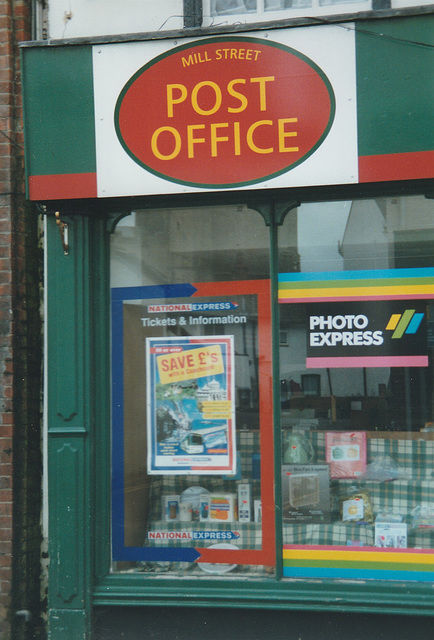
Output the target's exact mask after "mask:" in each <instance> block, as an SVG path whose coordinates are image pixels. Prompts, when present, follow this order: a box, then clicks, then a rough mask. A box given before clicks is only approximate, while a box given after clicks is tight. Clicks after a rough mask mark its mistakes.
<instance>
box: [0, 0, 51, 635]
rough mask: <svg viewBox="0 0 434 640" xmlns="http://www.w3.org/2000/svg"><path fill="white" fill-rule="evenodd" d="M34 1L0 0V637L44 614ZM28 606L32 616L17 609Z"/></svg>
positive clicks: (27, 629) (25, 630)
mask: <svg viewBox="0 0 434 640" xmlns="http://www.w3.org/2000/svg"><path fill="white" fill-rule="evenodd" d="M30 6H31V4H30V2H28V1H24V0H0V637H1V638H2V640H3V639H4V640H6V639H9V638H17V639H18V638H23V639H24V638H34V637H37V636H36V635H35V633H36V630H37V627H38V618H39V608H40V607H39V601H40V594H39V575H40V569H39V556H40V528H39V514H40V504H41V497H40V493H41V490H40V486H41V453H40V416H39V413H40V370H41V339H40V319H39V273H38V268H39V264H38V226H37V216H36V214H35V212H34V211H33V209H32V207H31V206H30V205H28V204H27V203H26V201H25V198H24V182H23V135H22V120H21V116H22V113H21V96H20V70H19V53H18V47H17V43H18V42H19V41H22V40H29V39H30V33H31V29H30V16H31V12H30ZM19 610H30V611H31V613H32V618H33V620H32V622H30V623H29V622H26V621H25V620H24V619H23V618H19V617H16V616H15V615H14V614H15V612H16V611H19Z"/></svg>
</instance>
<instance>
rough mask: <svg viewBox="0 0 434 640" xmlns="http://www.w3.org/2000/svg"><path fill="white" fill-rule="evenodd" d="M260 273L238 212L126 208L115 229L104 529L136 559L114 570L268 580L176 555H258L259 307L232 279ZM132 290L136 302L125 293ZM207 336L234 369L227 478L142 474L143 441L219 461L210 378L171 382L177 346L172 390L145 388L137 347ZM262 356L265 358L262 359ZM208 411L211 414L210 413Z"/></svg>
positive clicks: (243, 569) (257, 228) (254, 234)
mask: <svg viewBox="0 0 434 640" xmlns="http://www.w3.org/2000/svg"><path fill="white" fill-rule="evenodd" d="M288 241H289V237H288ZM268 265H269V249H268V230H267V228H266V226H265V224H264V221H263V219H262V217H261V216H260V215H259V214H258V213H257V212H254V211H251V210H249V209H247V208H246V207H244V206H231V207H230V206H227V207H210V208H196V209H172V210H155V211H137V212H134V213H132V214H131V215H129V216H127V217H125V218H123V219H122V220H120V222H119V223H118V224H117V226H116V230H115V232H114V234H113V236H112V242H111V285H112V287H113V292H114V295H115V297H116V296H118V297H119V296H120V297H121V298H122V296H124V299H121V302H120V303H117V307H116V309H117V311H116V313H114V318H115V320H114V321H113V327H112V331H113V341H114V344H113V359H114V362H115V363H116V362H122V363H123V367H122V370H119V368H118V367H116V365H115V366H114V371H113V384H114V389H115V390H116V389H119V388H121V389H122V392H121V394H120V396H119V402H118V403H117V404H116V402H115V406H114V417H113V420H114V438H115V443H117V442H118V443H119V448H120V449H122V451H123V455H122V458H121V459H120V460H119V461H118V457H117V449H116V444H115V448H114V476H113V477H114V480H113V495H114V505H115V506H114V523H113V526H114V540H115V544H118V542H119V544H120V546H121V547H123V548H125V549H126V550H127V551H128V549H137V552H136V556H137V558H138V560H137V562H125V561H120V562H119V561H117V562H114V564H113V568H114V570H116V571H124V570H133V571H143V572H145V573H149V574H153V573H161V572H164V573H166V572H167V573H168V575H184V576H192V577H193V576H194V577H196V578H198V577H206V576H209V575H219V576H220V575H221V576H227V577H237V576H241V575H243V576H245V577H249V576H253V575H265V576H270V575H273V573H274V569H267V571H266V570H265V569H264V567H262V566H255V565H244V564H239V565H236V564H231V563H226V562H225V563H217V564H216V563H206V564H203V565H202V564H199V565H198V564H195V563H194V561H193V560H192V559H191V558H188V557H187V556H188V552H189V550H191V551H193V552H194V549H195V548H204V547H210V546H211V545H212V544H213V545H219V544H222V545H224V544H226V545H229V546H228V547H227V549H226V548H225V549H223V551H224V550H227V551H231V550H233V551H235V550H243V549H254V550H255V549H258V550H260V549H261V548H262V540H263V538H262V525H261V519H260V517H261V516H260V514H261V508H260V500H261V479H260V471H259V460H260V436H259V433H260V432H259V429H260V426H261V424H262V422H261V421H262V418H261V416H262V414H261V413H260V411H263V409H260V398H261V390H260V376H261V365H260V357H262V359H264V356H265V354H264V351H263V350H262V356H260V354H261V348H262V347H261V345H260V343H259V340H260V330H261V329H260V326H259V325H260V323H259V316H260V314H261V313H262V311H261V309H260V307H259V305H258V298H257V296H256V295H255V294H249V293H247V294H243V293H241V292H242V287H243V281H249V282H251V281H255V280H264V279H265V280H268V278H269V269H268ZM240 281H241V282H240ZM216 282H217V283H221V282H223V283H226V284H225V285H219V287H218V289H217V293H215V292H213V285H210V284H208V285H206V286H207V289H206V291H208V292H209V293H208V294H206V295H205V294H201V293H200V286H201V283H216ZM231 283H233V284H231ZM165 285H167V286H168V288H167V287H166V288H164V286H165ZM134 287H138V288H139V289H134ZM176 287H178V288H176ZM237 287H238V289H237ZM194 290H196V294H195V295H194V297H191V295H192V291H194ZM237 290H239V291H240V293H237ZM134 291H137V295H134V294H133V293H131V292H134ZM158 292H160V293H158ZM176 292H178V293H176ZM148 296H149V298H148ZM122 300H123V301H122ZM215 305H217V306H215ZM267 329H268V325H267ZM262 330H263V329H262ZM217 336H221V337H223V338H224V337H225V336H231V337H232V338H231V339H232V340H233V352H234V356H233V361H234V371H230V372H229V373H230V375H231V376H233V377H234V382H235V385H234V386H235V394H234V396H231V398H230V402H231V403H232V404H231V406H232V407H233V408H234V410H235V421H234V422H235V428H236V461H235V462H236V465H235V468H236V473H235V475H228V474H227V473H226V474H222V473H220V474H217V475H216V474H214V475H208V474H206V473H201V474H198V473H197V472H195V471H194V470H192V471H191V472H190V473H189V474H183V475H180V474H177V473H176V470H175V472H173V471H172V472H171V473H170V474H167V473H161V474H160V473H158V474H157V475H151V474H149V473H148V466H147V465H148V462H149V460H152V461H153V460H154V459H156V458H155V457H152V456H151V458H149V457H148V456H147V447H151V449H152V446H153V443H154V444H155V450H156V451H157V452H159V454H160V455H163V456H164V455H166V456H168V458H167V459H170V461H171V464H175V465H176V464H177V463H176V462H175V461H176V460H177V459H183V460H184V461H185V460H186V459H187V458H188V459H189V460H192V459H194V457H195V456H197V460H201V461H202V460H203V459H204V458H205V457H206V456H207V455H209V456H210V459H211V457H212V456H214V457H218V456H219V455H222V454H223V453H224V450H225V447H226V446H227V444H228V443H227V441H226V440H225V439H222V437H221V429H220V431H219V432H218V433H217V431H216V430H214V431H213V430H212V429H210V424H211V423H212V422H213V423H215V424H216V425H217V424H218V426H220V427H221V423H223V422H225V420H226V419H227V416H226V417H224V418H222V417H221V415H220V414H221V412H223V414H224V415H226V414H228V412H229V409H228V407H227V405H228V398H227V396H226V395H225V396H223V395H222V394H221V393H219V389H217V383H218V382H219V380H220V378H221V376H219V375H217V374H218V373H219V371H216V372H215V374H213V375H207V374H206V375H205V374H203V376H205V377H203V376H202V377H201V375H202V374H200V373H198V376H197V378H196V377H194V376H193V378H192V377H191V375H190V374H189V373H188V372H187V370H186V375H185V376H184V370H182V371H181V373H180V375H177V371H176V368H177V367H182V366H183V365H182V363H181V360H183V358H184V359H186V357H187V355H188V353H189V352H188V351H186V350H184V351H183V350H181V351H182V352H181V351H180V350H179V349H178V351H177V353H178V354H179V359H178V360H177V359H176V355H175V356H174V357H172V359H171V360H170V367H171V366H172V364H173V367H174V369H173V373H174V375H175V374H176V375H175V379H174V381H173V383H171V382H169V383H166V382H167V381H164V382H165V384H164V385H163V384H155V385H154V386H152V385H153V382H152V375H153V374H152V375H151V374H150V371H148V366H149V367H150V366H151V363H153V362H155V361H156V359H155V358H154V359H152V358H149V359H148V366H147V363H146V358H145V353H146V344H147V342H146V341H147V340H148V345H149V344H151V342H149V341H150V340H151V339H158V341H159V343H163V341H165V340H166V342H167V344H169V346H170V344H175V343H174V342H173V341H174V340H175V341H176V344H178V342H179V343H180V344H183V345H188V344H189V341H193V344H194V340H195V339H197V338H201V339H205V338H206V339H207V340H208V341H209V343H210V344H211V345H212V344H213V337H215V339H214V342H216V343H217V341H218V340H217ZM167 339H169V340H167ZM220 341H222V339H220ZM119 345H120V346H119ZM192 349H193V350H194V346H193V347H192ZM262 349H263V348H262ZM169 351H170V350H169ZM170 353H175V351H173V350H172V351H171V352H170ZM265 357H266V359H267V360H268V362H269V361H270V358H271V354H266V356H265ZM168 362H169V360H168ZM180 363H181V364H180ZM189 366H192V365H191V364H189ZM170 373H171V374H172V368H170ZM172 377H173V376H172ZM171 380H172V378H171ZM220 391H221V389H220ZM116 397H117V396H116ZM152 398H154V400H155V398H156V399H157V400H156V402H155V403H154V404H156V405H158V409H157V413H156V414H155V420H152V421H151V420H148V417H149V415H151V414H149V406H148V405H150V403H151V400H152ZM263 404H264V402H262V405H263ZM118 406H119V407H121V408H120V409H119V410H118ZM212 407H214V409H213V411H214V412H217V413H216V414H215V415H214V414H213V413H210V409H212ZM200 412H205V413H203V414H202V417H201V423H203V424H204V425H205V426H203V424H201V426H202V429H200V428H199V427H198V425H197V423H198V419H199V418H198V416H199V413H200ZM207 412H208V413H207ZM219 412H220V413H219ZM225 412H226V413H225ZM270 412H271V409H270ZM217 414H218V415H217ZM152 416H154V414H153V413H152ZM189 418H192V420H190V419H189ZM193 418H194V420H193ZM148 422H149V425H153V427H152V429H155V439H154V440H152V438H151V439H149V438H147V432H148V434H149V428H148V427H149V425H148ZM267 422H268V423H270V421H269V419H268V420H267ZM153 437H154V436H153ZM149 463H150V464H151V462H149ZM183 464H184V463H183ZM198 464H199V463H198ZM202 466H203V462H202ZM241 481H243V482H244V484H246V485H247V488H246V494H245V495H247V496H249V501H250V504H248V508H247V511H248V513H247V515H244V518H245V520H244V521H242V512H241V511H240V514H239V515H237V502H238V492H239V491H240V487H241V486H242V485H241V484H240V483H241ZM119 505H120V506H119ZM255 507H256V510H255ZM255 514H256V515H255ZM119 531H120V532H121V533H120V534H118V532H119ZM196 533H199V534H200V533H203V534H205V533H206V534H207V536H208V538H206V537H205V538H202V539H197V538H195V539H194V540H193V539H192V538H191V536H193V534H196ZM184 534H185V538H184V539H182V538H180V536H182V535H184ZM209 536H211V538H210V537H209ZM177 548H178V549H179V548H180V549H183V550H184V551H183V553H184V552H185V553H184V555H185V556H186V557H185V560H181V561H179V560H173V561H171V560H167V559H163V560H162V561H158V560H157V559H155V560H149V557H151V556H152V553H153V552H154V551H159V550H162V549H163V550H164V549H169V550H170V549H177ZM141 549H146V550H147V551H148V550H150V551H151V556H150V555H149V554H145V556H146V558H148V559H146V560H142V561H140V550H141ZM122 553H123V552H122ZM133 554H134V552H133ZM142 555H143V554H142ZM117 557H118V556H117ZM119 557H120V556H119ZM122 557H124V556H122ZM130 557H131V556H130ZM133 557H134V555H133Z"/></svg>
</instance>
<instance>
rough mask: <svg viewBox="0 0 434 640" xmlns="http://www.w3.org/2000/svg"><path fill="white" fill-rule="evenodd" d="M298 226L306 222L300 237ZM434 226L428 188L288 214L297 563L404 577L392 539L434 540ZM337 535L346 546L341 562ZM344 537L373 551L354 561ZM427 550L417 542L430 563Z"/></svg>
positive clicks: (289, 450)
mask: <svg viewBox="0 0 434 640" xmlns="http://www.w3.org/2000/svg"><path fill="white" fill-rule="evenodd" d="M286 226H291V227H292V228H293V229H296V230H297V233H296V237H297V241H296V244H294V245H292V246H289V245H288V243H287V241H286V239H285V238H287V237H288V234H287V232H286V231H285V227H286ZM433 240H434V203H433V201H432V200H428V199H426V198H424V197H422V196H411V197H399V198H378V199H371V200H357V201H348V202H332V203H315V204H304V205H302V206H300V207H299V208H298V209H297V210H294V211H292V212H291V214H290V215H289V216H288V217H287V219H286V220H285V224H284V228H283V229H282V235H281V236H280V264H279V270H280V276H279V280H280V282H279V288H280V289H279V298H280V302H281V304H280V366H281V373H280V378H281V380H280V383H281V423H282V473H281V480H282V511H283V541H284V545H285V548H284V565H285V569H284V575H285V576H287V577H294V576H300V575H302V576H314V575H315V576H325V577H367V578H373V577H388V578H390V577H393V576H398V573H396V572H399V566H397V565H396V563H391V561H390V560H389V561H388V564H387V565H384V562H385V560H384V557H383V556H381V557H380V556H379V555H378V553H380V552H381V548H382V547H386V548H391V549H396V548H401V549H405V548H412V549H413V550H414V549H422V550H423V549H431V548H433V542H434V537H433V532H434V481H433V479H432V469H433V464H434V440H433V438H434V433H433V432H434V428H433V424H434V387H433V356H434V341H433V326H432V317H433V311H434V305H433V299H434V286H433V282H434V280H433V277H434V251H433ZM288 252H289V253H290V254H291V256H294V255H297V256H298V258H297V260H294V259H293V257H292V258H291V259H288V256H287V254H288ZM297 545H310V546H311V547H312V546H315V545H316V546H318V545H319V546H318V553H317V555H316V556H315V555H312V553H311V552H309V553H311V555H309V553H308V552H307V549H308V546H306V547H305V551H300V549H299V548H298V547H297ZM328 547H341V549H340V550H339V554H341V555H340V556H339V561H338V562H337V564H336V557H337V556H336V555H334V556H333V560H332V559H331V556H330V553H331V552H330V551H329V550H328ZM342 547H356V548H357V553H358V554H359V555H358V556H357V557H354V558H352V560H351V562H350V561H349V559H348V556H346V555H345V554H346V553H348V552H346V551H344V550H342ZM369 549H374V550H375V552H376V553H377V555H374V556H372V557H371V556H369V557H368V555H367V554H366V553H365V554H363V551H366V550H369ZM335 553H336V552H335ZM303 554H304V555H303ZM306 554H307V555H306ZM416 556H417V557H416ZM301 557H303V560H301ZM424 558H426V555H425V556H424V554H423V552H422V551H421V552H420V553H419V552H418V553H415V552H414V553H413V556H412V559H413V562H414V567H418V569H419V571H420V572H421V574H424V572H426V571H427V567H426V562H425V560H424ZM375 562H376V565H375ZM333 563H334V564H333ZM338 565H339V566H338ZM374 565H375V566H374ZM352 566H353V569H352V568H351V567H352ZM354 566H357V567H358V571H359V573H358V574H357V571H355V570H354ZM386 566H387V569H388V571H389V573H387V571H386V568H385V567H386ZM401 568H402V565H401ZM415 570H416V569H415ZM375 571H377V574H376V573H375ZM391 572H392V573H393V572H395V573H393V575H392V573H391ZM386 574H387V575H386ZM424 575H428V576H429V575H430V574H429V573H425V574H424Z"/></svg>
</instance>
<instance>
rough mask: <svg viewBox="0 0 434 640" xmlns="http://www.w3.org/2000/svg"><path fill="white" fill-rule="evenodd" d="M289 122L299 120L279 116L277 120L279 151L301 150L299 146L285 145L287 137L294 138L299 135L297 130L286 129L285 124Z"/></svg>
mask: <svg viewBox="0 0 434 640" xmlns="http://www.w3.org/2000/svg"><path fill="white" fill-rule="evenodd" d="M287 122H298V118H279V120H278V122H277V127H278V131H279V153H283V152H285V151H299V147H285V138H294V137H295V136H296V135H297V132H296V131H285V124H286V123H287Z"/></svg>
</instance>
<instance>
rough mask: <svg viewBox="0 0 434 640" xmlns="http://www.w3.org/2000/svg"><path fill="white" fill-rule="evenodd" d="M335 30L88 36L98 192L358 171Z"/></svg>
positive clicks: (350, 86)
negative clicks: (105, 41) (178, 38)
mask: <svg viewBox="0 0 434 640" xmlns="http://www.w3.org/2000/svg"><path fill="white" fill-rule="evenodd" d="M334 34H335V35H336V40H335V41H334V42H333V45H332V43H331V42H330V35H331V32H330V30H328V31H327V30H325V29H319V30H318V29H316V30H315V38H310V37H308V35H309V34H307V33H306V31H303V30H289V31H288V30H286V31H283V30H279V31H274V32H273V33H272V34H270V36H271V35H272V38H271V37H270V38H269V37H268V34H264V33H263V32H261V33H260V34H259V35H260V36H261V37H244V36H234V37H221V38H209V39H203V40H195V41H188V42H187V43H185V41H184V44H182V45H178V46H173V47H171V48H168V43H167V42H161V41H157V42H147V43H129V44H128V45H126V44H120V45H107V46H97V47H95V48H94V56H93V67H94V82H95V109H96V114H95V115H96V118H95V122H96V137H97V176H98V192H99V193H98V195H99V196H102V197H105V196H113V195H134V194H142V193H163V192H168V191H169V192H175V193H176V192H185V191H195V190H197V189H199V190H204V189H208V190H211V189H212V190H214V189H228V188H243V187H245V188H248V187H251V186H252V185H258V186H260V187H261V188H262V187H267V186H269V187H279V186H295V185H309V184H312V179H313V176H315V178H314V180H315V183H317V184H330V183H333V182H335V183H336V182H338V183H348V182H355V181H357V136H356V129H357V127H356V99H355V97H356V90H355V51H354V49H355V47H354V33H353V32H352V31H347V30H345V29H336V31H334ZM302 35H303V37H301V36H302ZM173 44H174V45H175V44H177V43H175V42H174V43H173ZM108 70H110V82H107V73H108ZM338 70H339V73H338ZM162 181H164V184H165V185H166V186H165V187H164V185H163V183H162ZM168 185H169V186H168Z"/></svg>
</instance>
